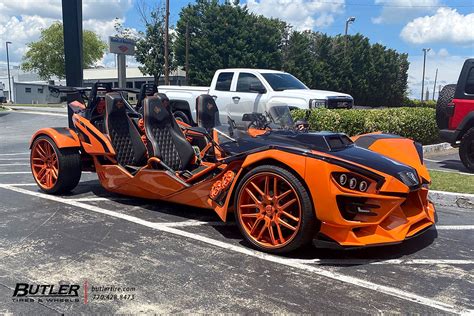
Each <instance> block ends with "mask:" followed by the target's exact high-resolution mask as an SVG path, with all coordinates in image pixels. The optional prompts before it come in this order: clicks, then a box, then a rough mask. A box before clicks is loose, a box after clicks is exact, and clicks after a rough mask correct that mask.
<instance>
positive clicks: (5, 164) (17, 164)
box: [0, 163, 30, 167]
mask: <svg viewBox="0 0 474 316" xmlns="http://www.w3.org/2000/svg"><path fill="white" fill-rule="evenodd" d="M29 165H30V164H29V163H0V167H9V166H29Z"/></svg>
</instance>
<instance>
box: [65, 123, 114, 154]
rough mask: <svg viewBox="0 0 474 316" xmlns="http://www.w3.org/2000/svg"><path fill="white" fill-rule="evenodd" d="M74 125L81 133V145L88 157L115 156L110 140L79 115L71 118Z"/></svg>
mask: <svg viewBox="0 0 474 316" xmlns="http://www.w3.org/2000/svg"><path fill="white" fill-rule="evenodd" d="M72 118H73V121H74V125H75V126H76V127H77V129H78V130H79V131H80V132H81V134H82V135H81V144H82V148H84V151H85V152H86V153H88V154H89V155H107V156H115V150H114V149H113V147H112V144H111V143H110V140H109V139H108V138H107V137H106V136H105V135H104V134H102V133H101V132H100V131H99V130H98V129H97V128H96V127H95V126H94V125H92V124H91V123H90V122H89V121H88V120H87V119H85V118H83V117H82V116H80V115H77V114H74V115H73V116H72ZM84 136H85V137H84Z"/></svg>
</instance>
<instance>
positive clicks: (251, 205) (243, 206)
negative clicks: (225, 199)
mask: <svg viewBox="0 0 474 316" xmlns="http://www.w3.org/2000/svg"><path fill="white" fill-rule="evenodd" d="M240 208H258V205H257V204H244V205H241V206H240Z"/></svg>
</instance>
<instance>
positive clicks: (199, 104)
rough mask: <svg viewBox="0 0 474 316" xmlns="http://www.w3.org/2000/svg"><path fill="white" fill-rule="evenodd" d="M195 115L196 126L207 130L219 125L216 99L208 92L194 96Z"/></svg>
mask: <svg viewBox="0 0 474 316" xmlns="http://www.w3.org/2000/svg"><path fill="white" fill-rule="evenodd" d="M196 116H197V124H198V126H199V127H202V128H205V129H206V130H207V131H208V132H210V131H211V130H212V129H213V128H214V127H216V126H220V125H221V123H220V121H219V109H218V108H217V105H216V101H215V100H214V98H213V97H211V96H210V95H209V94H201V95H200V96H198V97H197V98H196Z"/></svg>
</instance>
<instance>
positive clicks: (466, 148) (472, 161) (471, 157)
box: [459, 127, 474, 172]
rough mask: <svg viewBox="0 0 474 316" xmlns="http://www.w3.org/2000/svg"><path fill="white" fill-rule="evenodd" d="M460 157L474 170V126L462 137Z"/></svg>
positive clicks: (466, 165) (467, 166)
mask: <svg viewBox="0 0 474 316" xmlns="http://www.w3.org/2000/svg"><path fill="white" fill-rule="evenodd" d="M459 158H461V161H462V163H463V164H464V166H465V167H466V168H467V169H468V170H469V171H470V172H474V127H473V128H471V129H470V130H468V131H467V132H466V133H465V134H464V136H463V137H462V139H461V145H460V146H459Z"/></svg>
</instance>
